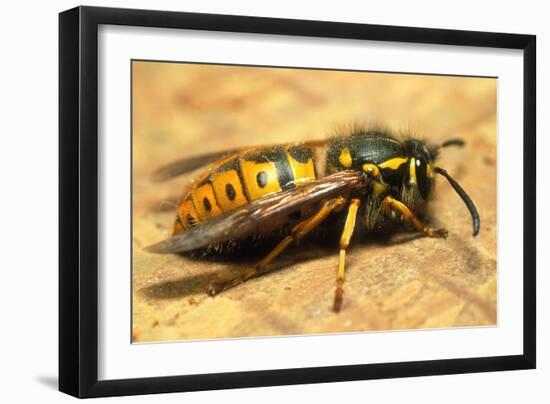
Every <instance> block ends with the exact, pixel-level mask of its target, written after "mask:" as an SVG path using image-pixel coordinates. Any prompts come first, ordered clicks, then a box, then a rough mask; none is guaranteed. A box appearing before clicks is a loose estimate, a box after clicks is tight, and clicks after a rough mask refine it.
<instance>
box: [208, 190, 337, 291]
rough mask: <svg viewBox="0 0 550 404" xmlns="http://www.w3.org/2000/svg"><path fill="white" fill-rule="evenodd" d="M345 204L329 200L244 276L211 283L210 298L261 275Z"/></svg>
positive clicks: (209, 288) (295, 227)
mask: <svg viewBox="0 0 550 404" xmlns="http://www.w3.org/2000/svg"><path fill="white" fill-rule="evenodd" d="M345 203H346V200H345V199H344V198H343V197H338V198H334V199H330V200H328V201H327V202H325V203H324V204H323V206H322V207H321V209H319V210H318V211H317V213H315V214H314V215H313V216H311V217H310V218H308V219H305V220H303V221H302V222H300V223H298V224H297V225H296V226H294V228H293V229H292V233H291V234H290V235H288V236H286V237H285V238H284V239H283V240H282V241H281V242H280V243H279V244H277V246H276V247H275V248H274V249H273V250H272V251H271V252H270V253H269V254H267V255H266V256H265V257H264V258H263V259H262V260H261V261H260V262H258V263H257V264H256V265H254V266H253V267H252V268H251V269H249V270H248V271H246V272H245V273H244V274H241V275H238V276H235V277H234V278H231V279H229V280H227V281H223V282H213V283H211V284H210V285H209V286H208V287H207V289H206V293H208V294H209V295H210V296H215V295H217V294H218V293H220V292H222V291H224V290H227V289H231V288H233V287H235V286H238V285H240V284H241V283H243V282H246V281H247V280H249V279H251V278H254V277H255V276H258V275H260V274H261V273H262V271H263V270H264V269H265V267H267V265H268V264H269V263H270V262H271V261H273V260H274V259H275V258H276V257H277V256H278V255H279V254H281V253H282V252H283V251H284V250H286V248H287V247H288V246H289V245H291V244H292V243H296V242H298V241H300V240H301V239H302V238H303V237H304V236H305V235H307V234H308V233H309V232H310V231H311V230H313V229H314V228H315V227H317V225H319V223H321V222H322V221H323V220H325V219H326V218H327V216H328V215H329V214H330V213H332V212H333V211H334V210H337V209H339V208H341V207H342V206H343V205H344V204H345Z"/></svg>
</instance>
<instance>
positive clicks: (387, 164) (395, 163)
mask: <svg viewBox="0 0 550 404" xmlns="http://www.w3.org/2000/svg"><path fill="white" fill-rule="evenodd" d="M406 162H407V159H406V158H403V157H394V158H392V159H389V160H386V161H384V162H383V163H381V164H379V166H380V168H390V169H392V170H397V169H398V168H399V167H401V165H402V164H404V163H406Z"/></svg>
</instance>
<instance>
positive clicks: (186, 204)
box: [174, 196, 200, 231]
mask: <svg viewBox="0 0 550 404" xmlns="http://www.w3.org/2000/svg"><path fill="white" fill-rule="evenodd" d="M178 214H179V216H180V219H181V223H182V224H183V228H184V229H188V228H190V227H192V226H193V224H198V223H199V222H200V219H199V214H198V213H197V211H196V209H195V206H194V205H193V202H192V201H191V199H190V197H189V196H187V198H186V199H185V200H183V201H182V202H181V203H180V206H179V207H178ZM175 230H176V226H174V231H175Z"/></svg>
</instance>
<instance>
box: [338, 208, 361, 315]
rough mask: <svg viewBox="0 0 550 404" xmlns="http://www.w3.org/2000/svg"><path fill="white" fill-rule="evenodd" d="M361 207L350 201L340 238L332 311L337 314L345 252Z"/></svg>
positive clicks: (341, 291) (341, 296) (340, 299)
mask: <svg viewBox="0 0 550 404" xmlns="http://www.w3.org/2000/svg"><path fill="white" fill-rule="evenodd" d="M360 205H361V201H360V200H359V199H352V200H351V202H350V205H349V209H348V215H347V217H346V223H345V225H344V231H343V232H342V237H341V238H340V262H339V264H338V276H337V278H336V291H335V292H334V304H333V306H332V309H333V310H334V311H335V312H336V313H338V312H339V311H340V308H341V307H342V299H343V297H344V273H345V262H346V250H347V248H348V246H349V242H350V240H351V236H352V235H353V229H355V218H356V217H357V210H358V209H359V206H360Z"/></svg>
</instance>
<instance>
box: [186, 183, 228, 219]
mask: <svg viewBox="0 0 550 404" xmlns="http://www.w3.org/2000/svg"><path fill="white" fill-rule="evenodd" d="M191 197H192V198H193V204H194V205H195V208H196V209H197V213H198V214H199V218H200V219H201V220H204V219H209V218H211V217H214V216H218V215H220V214H221V213H222V210H221V209H220V207H219V206H218V203H217V201H216V197H215V196H214V189H213V188H212V185H210V184H204V185H202V186H200V187H198V188H197V189H195V190H193V192H191ZM208 205H209V206H210V210H208V209H207V206H208Z"/></svg>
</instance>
